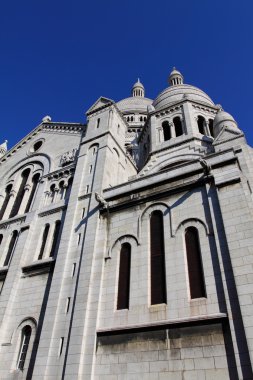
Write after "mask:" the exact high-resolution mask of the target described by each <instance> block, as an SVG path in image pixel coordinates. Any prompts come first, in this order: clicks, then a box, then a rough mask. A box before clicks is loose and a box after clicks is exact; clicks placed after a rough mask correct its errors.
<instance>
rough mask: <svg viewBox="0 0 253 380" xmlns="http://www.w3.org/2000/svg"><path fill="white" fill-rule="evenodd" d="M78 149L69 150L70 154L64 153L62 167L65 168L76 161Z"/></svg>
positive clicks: (61, 160)
mask: <svg viewBox="0 0 253 380" xmlns="http://www.w3.org/2000/svg"><path fill="white" fill-rule="evenodd" d="M76 151H77V149H73V150H69V151H68V152H65V153H63V155H62V156H61V159H60V165H61V166H65V165H68V164H70V163H71V162H73V161H74V160H75V156H76Z"/></svg>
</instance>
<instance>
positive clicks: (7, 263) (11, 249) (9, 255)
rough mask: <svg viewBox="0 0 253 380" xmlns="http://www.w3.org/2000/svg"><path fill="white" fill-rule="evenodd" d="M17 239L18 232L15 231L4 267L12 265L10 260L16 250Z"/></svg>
mask: <svg viewBox="0 0 253 380" xmlns="http://www.w3.org/2000/svg"><path fill="white" fill-rule="evenodd" d="M17 238H18V231H13V232H12V236H11V240H10V244H9V247H8V251H7V255H6V257H5V260H4V266H7V265H9V263H10V259H11V256H12V253H13V250H14V248H15V245H16V242H17Z"/></svg>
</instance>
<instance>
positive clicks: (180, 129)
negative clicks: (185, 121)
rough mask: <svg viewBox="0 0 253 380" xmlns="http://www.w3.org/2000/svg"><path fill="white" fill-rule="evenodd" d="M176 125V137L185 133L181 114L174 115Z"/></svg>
mask: <svg viewBox="0 0 253 380" xmlns="http://www.w3.org/2000/svg"><path fill="white" fill-rule="evenodd" d="M173 123H174V127H175V134H176V137H178V136H181V135H182V134H183V126H182V122H181V119H180V117H179V116H177V117H174V119H173Z"/></svg>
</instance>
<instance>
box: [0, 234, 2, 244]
mask: <svg viewBox="0 0 253 380" xmlns="http://www.w3.org/2000/svg"><path fill="white" fill-rule="evenodd" d="M2 241H3V235H2V234H1V235H0V245H1V244H2Z"/></svg>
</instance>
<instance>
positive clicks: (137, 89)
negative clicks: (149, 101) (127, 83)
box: [132, 78, 145, 98]
mask: <svg viewBox="0 0 253 380" xmlns="http://www.w3.org/2000/svg"><path fill="white" fill-rule="evenodd" d="M144 95H145V89H144V86H143V84H142V83H141V82H140V78H138V79H137V82H136V83H135V84H134V85H133V87H132V96H134V97H136V96H139V97H141V98H144Z"/></svg>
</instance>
